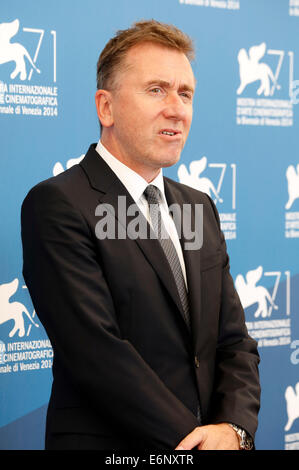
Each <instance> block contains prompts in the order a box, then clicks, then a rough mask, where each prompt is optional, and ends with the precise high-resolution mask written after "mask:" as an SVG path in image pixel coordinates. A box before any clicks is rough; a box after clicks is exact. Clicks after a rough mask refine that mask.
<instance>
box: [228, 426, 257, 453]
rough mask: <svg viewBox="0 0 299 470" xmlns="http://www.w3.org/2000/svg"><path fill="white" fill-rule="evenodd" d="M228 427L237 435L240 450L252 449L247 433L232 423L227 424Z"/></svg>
mask: <svg viewBox="0 0 299 470" xmlns="http://www.w3.org/2000/svg"><path fill="white" fill-rule="evenodd" d="M229 425H230V426H231V427H232V428H233V430H234V431H235V432H236V433H237V434H238V438H239V445H240V449H241V450H251V449H252V448H253V440H252V438H251V437H250V436H248V434H247V432H246V431H244V429H242V428H239V426H236V425H235V424H233V423H229Z"/></svg>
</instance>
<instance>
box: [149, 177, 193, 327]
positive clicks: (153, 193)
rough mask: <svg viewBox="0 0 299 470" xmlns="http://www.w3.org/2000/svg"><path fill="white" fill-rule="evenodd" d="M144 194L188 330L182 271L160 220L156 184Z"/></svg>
mask: <svg viewBox="0 0 299 470" xmlns="http://www.w3.org/2000/svg"><path fill="white" fill-rule="evenodd" d="M144 195H145V197H146V199H147V202H148V205H149V209H150V219H151V222H152V227H153V229H154V232H155V234H156V236H157V238H158V240H159V242H160V244H161V246H162V248H163V251H164V253H165V256H166V258H167V260H168V263H169V265H170V268H171V271H172V274H173V276H174V279H175V283H176V286H177V289H178V293H179V296H180V299H181V303H182V307H183V312H184V319H185V322H186V324H187V326H188V328H189V330H190V314H189V303H188V294H187V289H186V285H185V280H184V276H183V273H182V268H181V263H180V260H179V257H178V254H177V251H176V249H175V247H174V244H173V243H172V240H171V238H170V236H169V234H168V233H167V231H166V229H165V227H164V224H163V222H162V217H161V210H160V205H159V201H160V190H159V188H157V187H156V186H154V185H152V184H150V185H149V186H147V188H146V189H145V191H144Z"/></svg>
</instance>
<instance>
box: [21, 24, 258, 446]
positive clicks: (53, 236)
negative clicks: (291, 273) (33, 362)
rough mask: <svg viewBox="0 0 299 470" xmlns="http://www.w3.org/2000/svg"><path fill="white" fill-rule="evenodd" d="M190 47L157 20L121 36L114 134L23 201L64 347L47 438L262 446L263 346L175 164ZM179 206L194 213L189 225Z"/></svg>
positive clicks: (42, 302) (41, 299)
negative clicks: (258, 435)
mask: <svg viewBox="0 0 299 470" xmlns="http://www.w3.org/2000/svg"><path fill="white" fill-rule="evenodd" d="M191 53H192V43H191V41H190V39H189V38H188V37H187V36H186V35H185V34H183V33H182V32H181V31H179V30H178V29H176V28H175V27H173V26H169V25H164V24H161V23H158V22H156V21H148V22H147V21H144V22H139V23H136V24H135V25H133V27H132V28H130V29H128V30H125V31H120V32H118V33H117V35H116V37H115V38H113V39H112V40H110V41H109V42H108V44H107V45H106V47H105V48H104V50H103V52H102V53H101V56H100V58H99V62H98V76H97V78H98V91H97V93H96V106H97V112H98V116H99V120H100V123H101V129H102V133H101V140H100V142H99V143H98V144H97V145H95V144H94V145H91V146H90V148H89V150H88V152H87V154H86V156H85V158H84V159H83V161H82V162H81V163H80V164H79V165H76V166H74V167H72V168H71V169H69V170H67V171H65V172H64V173H62V174H60V175H59V176H57V177H55V178H50V179H49V180H47V181H44V182H42V183H40V184H38V185H37V186H35V187H34V188H33V189H32V190H31V191H30V192H29V194H28V195H27V197H26V199H25V201H24V203H23V206H22V241H23V252H24V267H23V274H24V278H25V281H26V283H27V286H28V289H29V291H30V295H31V297H32V300H33V304H34V306H35V309H36V311H37V313H38V315H39V318H40V320H41V322H42V323H43V325H44V326H45V329H46V331H47V334H48V336H49V338H50V340H51V343H52V346H53V349H54V364H53V379H54V380H53V386H52V393H51V398H50V403H49V408H48V415H47V430H46V448H47V449H78V448H81V449H132V448H139V449H150V448H162V449H175V448H176V449H181V448H184V449H191V448H198V449H238V448H250V447H251V446H252V444H253V439H254V434H255V431H256V427H257V414H258V410H259V394H260V387H259V378H258V362H259V357H258V353H257V348H256V342H255V341H254V340H252V339H251V338H250V337H249V336H248V333H247V330H246V326H245V320H244V313H243V310H242V307H241V304H240V301H239V298H238V296H237V293H236V291H235V289H234V285H233V280H232V278H231V276H230V273H229V261H228V255H227V253H226V245H225V241H224V237H223V234H222V233H221V230H220V222H219V216H218V213H217V211H216V208H215V206H214V204H213V202H212V201H211V199H210V198H209V197H208V196H207V195H206V194H204V193H201V192H199V191H196V190H195V189H191V188H189V187H187V186H185V185H182V184H179V183H177V182H174V181H172V180H170V179H168V178H163V176H162V170H161V169H162V167H167V166H170V165H173V164H175V163H176V162H177V161H178V160H179V158H180V154H181V150H182V148H183V146H184V144H185V141H186V138H187V135H188V132H189V128H190V125H191V120H192V99H193V94H194V89H195V80H194V76H193V72H192V68H191V65H190V61H189V59H190V57H191ZM171 206H175V208H176V210H177V211H178V212H180V213H181V214H183V215H184V214H185V212H184V208H186V207H187V208H189V209H190V210H189V212H188V211H187V213H188V214H189V216H190V217H187V218H184V217H183V218H182V219H181V220H183V227H182V228H183V229H182V230H179V229H180V227H179V223H178V222H180V218H179V217H177V218H176V217H171V216H170V212H169V209H170V207H171ZM198 207H201V208H203V211H202V212H200V211H199V212H198V211H197V208H198ZM132 208H133V209H132ZM200 214H203V216H202V217H201V216H200V217H199V215H200ZM199 218H200V220H199ZM175 219H176V220H175ZM136 220H137V221H138V223H137V222H136ZM142 221H143V222H144V223H142ZM186 221H187V222H186ZM184 224H185V226H184ZM186 224H189V227H186ZM142 227H143V230H144V228H146V231H147V232H146V233H147V236H141V233H140V230H141V228H142ZM187 228H188V230H187ZM138 230H139V236H138V233H137V232H138ZM141 231H142V230H141ZM136 233H137V236H136ZM190 233H191V234H193V238H194V239H193V241H192V240H191V239H190V236H189V235H190ZM142 235H144V233H143V234H142ZM201 235H202V236H201ZM199 242H200V243H199Z"/></svg>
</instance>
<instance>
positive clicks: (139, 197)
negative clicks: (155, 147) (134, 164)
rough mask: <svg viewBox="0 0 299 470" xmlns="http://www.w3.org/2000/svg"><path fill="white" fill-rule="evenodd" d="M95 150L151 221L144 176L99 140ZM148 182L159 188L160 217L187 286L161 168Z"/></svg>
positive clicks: (182, 258)
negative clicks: (128, 165) (176, 255)
mask: <svg viewBox="0 0 299 470" xmlns="http://www.w3.org/2000/svg"><path fill="white" fill-rule="evenodd" d="M96 151H97V152H98V154H99V155H100V156H101V157H102V158H103V160H105V162H106V163H107V165H109V167H110V168H111V170H112V171H113V172H114V173H115V174H116V176H117V177H118V178H119V179H120V181H121V182H122V184H123V185H124V186H125V187H126V189H127V191H128V192H129V193H130V195H131V196H132V198H133V200H134V202H135V204H136V205H137V206H138V208H139V209H140V211H141V212H142V214H143V215H144V216H145V217H146V219H147V221H148V222H149V223H151V222H150V213H149V206H148V203H147V200H146V198H145V196H144V190H145V188H146V187H147V186H148V184H149V183H148V182H147V181H146V180H145V179H144V178H142V176H140V175H139V174H138V173H136V172H135V171H133V170H132V169H131V168H129V167H127V166H126V165H124V164H123V163H122V162H120V161H119V160H118V159H117V158H116V157H114V156H113V155H112V154H111V153H110V152H109V151H108V150H107V149H106V147H104V145H103V144H102V142H101V141H99V142H98V144H97V146H96ZM150 184H153V185H155V186H157V188H159V190H160V193H161V196H162V200H161V204H160V209H161V217H162V220H163V224H164V226H165V228H166V230H167V232H168V234H169V236H170V238H171V240H172V242H173V244H174V246H175V249H176V251H177V254H178V257H179V260H180V264H181V268H182V272H183V276H184V279H185V284H186V287H187V279H186V268H185V262H184V257H183V252H182V247H181V244H180V241H179V236H178V233H177V230H176V227H175V224H174V221H173V219H172V217H171V215H170V214H169V209H168V204H167V201H166V198H165V191H164V180H163V174H162V169H161V170H160V172H159V174H158V175H157V176H156V178H155V179H154V180H153V181H151V182H150Z"/></svg>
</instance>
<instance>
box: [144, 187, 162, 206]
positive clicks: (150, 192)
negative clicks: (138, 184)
mask: <svg viewBox="0 0 299 470" xmlns="http://www.w3.org/2000/svg"><path fill="white" fill-rule="evenodd" d="M144 196H145V197H146V199H147V202H148V204H159V203H160V189H159V188H157V186H154V185H153V184H149V185H148V186H147V187H146V188H145V190H144Z"/></svg>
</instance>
